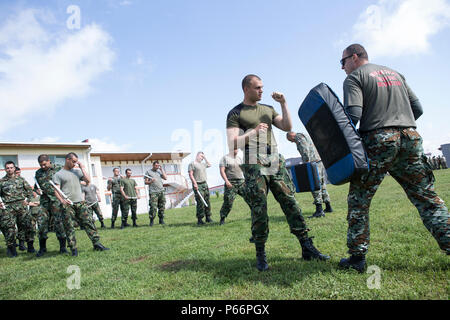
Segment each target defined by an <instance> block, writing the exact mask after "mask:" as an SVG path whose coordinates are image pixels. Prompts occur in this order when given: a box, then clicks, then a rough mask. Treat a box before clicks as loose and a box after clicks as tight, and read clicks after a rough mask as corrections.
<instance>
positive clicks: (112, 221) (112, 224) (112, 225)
mask: <svg viewBox="0 0 450 320" xmlns="http://www.w3.org/2000/svg"><path fill="white" fill-rule="evenodd" d="M115 222H116V221H115V220H111V229H114V223H115Z"/></svg>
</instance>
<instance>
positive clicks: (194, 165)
mask: <svg viewBox="0 0 450 320" xmlns="http://www.w3.org/2000/svg"><path fill="white" fill-rule="evenodd" d="M203 160H205V163H203V162H202V161H203ZM209 167H211V164H210V163H209V161H208V160H207V159H206V157H205V154H204V153H203V152H202V151H199V152H198V153H197V156H196V157H195V160H194V161H192V162H191V163H190V164H189V167H188V172H189V178H190V179H191V182H192V188H193V189H194V195H195V201H196V202H197V208H196V215H197V225H199V226H200V225H203V224H205V222H203V217H204V216H206V222H208V223H211V222H213V220H212V219H211V204H210V202H209V187H208V183H207V182H206V179H207V178H206V168H209ZM201 197H202V198H203V200H204V201H205V203H206V205H205V203H203V200H202V198H201Z"/></svg>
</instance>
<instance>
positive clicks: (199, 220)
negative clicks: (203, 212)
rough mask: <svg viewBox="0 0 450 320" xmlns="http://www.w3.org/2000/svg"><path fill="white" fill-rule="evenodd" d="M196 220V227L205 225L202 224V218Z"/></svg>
mask: <svg viewBox="0 0 450 320" xmlns="http://www.w3.org/2000/svg"><path fill="white" fill-rule="evenodd" d="M197 219H198V221H197V225H198V226H201V225H203V224H205V222H203V218H197Z"/></svg>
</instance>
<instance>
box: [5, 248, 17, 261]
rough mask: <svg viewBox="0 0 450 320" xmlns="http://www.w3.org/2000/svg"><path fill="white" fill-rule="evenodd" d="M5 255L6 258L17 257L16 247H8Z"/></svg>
mask: <svg viewBox="0 0 450 320" xmlns="http://www.w3.org/2000/svg"><path fill="white" fill-rule="evenodd" d="M6 254H7V255H8V257H10V258H15V257H17V251H16V246H15V245H12V246H8V249H7V250H6Z"/></svg>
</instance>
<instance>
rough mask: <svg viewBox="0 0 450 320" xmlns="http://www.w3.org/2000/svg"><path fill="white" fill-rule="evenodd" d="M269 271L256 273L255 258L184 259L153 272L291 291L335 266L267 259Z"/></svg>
mask: <svg viewBox="0 0 450 320" xmlns="http://www.w3.org/2000/svg"><path fill="white" fill-rule="evenodd" d="M268 264H269V270H268V271H265V272H260V271H258V270H257V269H256V258H253V256H252V257H248V258H237V259H221V260H214V259H187V260H176V261H171V262H166V263H164V264H162V265H159V266H156V268H157V269H158V270H160V271H163V272H168V273H176V272H180V271H192V272H201V273H202V272H204V273H210V274H212V277H213V278H214V279H215V281H216V282H218V283H223V284H225V283H229V284H230V285H234V284H236V283H242V282H253V283H261V282H262V283H264V284H266V285H273V286H284V287H291V286H292V285H293V283H295V282H298V281H301V280H305V279H307V278H308V277H310V276H311V275H312V274H316V273H330V272H333V271H335V270H336V268H337V266H336V265H335V264H333V263H332V262H330V261H328V262H320V261H305V260H302V259H300V258H286V257H280V256H272V257H268Z"/></svg>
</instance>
